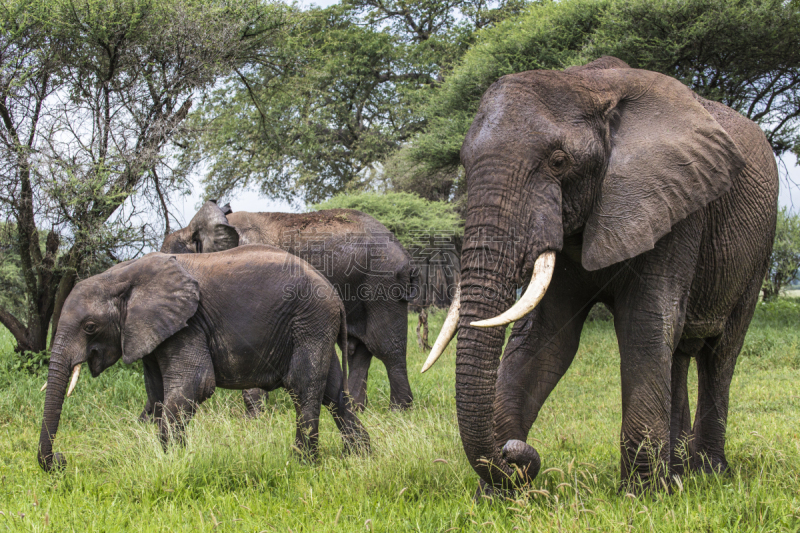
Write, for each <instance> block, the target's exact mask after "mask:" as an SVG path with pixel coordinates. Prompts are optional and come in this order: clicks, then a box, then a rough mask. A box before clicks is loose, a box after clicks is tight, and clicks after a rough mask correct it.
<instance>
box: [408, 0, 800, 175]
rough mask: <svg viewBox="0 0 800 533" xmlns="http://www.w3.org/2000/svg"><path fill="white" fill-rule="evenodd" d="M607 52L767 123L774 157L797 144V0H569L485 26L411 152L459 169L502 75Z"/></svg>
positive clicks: (436, 166) (421, 161)
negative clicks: (486, 98)
mask: <svg viewBox="0 0 800 533" xmlns="http://www.w3.org/2000/svg"><path fill="white" fill-rule="evenodd" d="M603 55H613V56H616V57H618V58H620V59H622V60H623V61H626V62H627V63H628V64H630V65H631V66H632V67H634V68H644V69H649V70H654V71H658V72H662V73H664V74H667V75H670V76H674V77H676V78H678V79H680V80H681V81H683V82H684V83H686V84H687V85H689V86H690V87H691V88H692V89H694V90H695V91H696V92H698V93H699V94H701V95H702V96H705V97H706V98H710V99H713V100H718V101H721V102H724V103H726V104H727V105H729V106H731V107H733V108H734V109H736V110H737V111H739V112H740V113H742V114H743V115H745V116H747V117H748V118H750V119H752V120H754V121H756V122H757V123H758V124H759V125H760V126H761V127H762V129H763V130H764V132H765V134H766V135H767V138H768V139H769V141H770V143H771V144H772V148H773V150H774V152H775V153H776V154H777V155H780V154H782V153H783V152H785V151H786V150H788V149H791V148H792V147H794V149H795V151H797V150H798V146H799V145H798V130H797V128H798V124H799V122H798V118H800V3H798V2H796V1H795V2H786V1H784V0H736V1H728V0H685V1H682V2H663V1H660V0H562V1H560V2H552V1H546V2H542V3H537V4H532V5H531V6H529V7H528V8H526V10H525V11H524V13H523V14H522V15H521V16H520V17H517V18H514V19H510V20H507V21H505V22H501V23H500V24H498V25H497V27H495V28H492V29H489V30H486V31H484V32H482V33H481V34H480V36H479V38H478V39H477V41H476V43H475V44H474V45H473V46H472V47H471V48H470V50H469V51H468V52H467V53H466V54H465V55H464V57H463V59H462V60H461V61H460V62H459V63H458V65H457V66H456V67H455V68H454V70H453V72H452V73H451V75H450V76H448V77H447V79H446V80H445V82H444V83H443V84H442V86H441V87H440V88H438V89H437V91H435V92H434V93H433V94H432V97H431V98H430V100H428V102H427V103H426V106H425V109H424V111H423V112H424V114H425V116H426V120H427V123H426V128H425V131H424V132H423V133H422V134H420V135H418V136H417V137H416V138H415V139H413V140H412V141H411V142H410V144H409V146H408V148H407V149H406V150H407V152H408V153H407V154H404V157H406V159H407V160H408V161H410V162H411V163H413V164H416V165H420V166H421V168H422V170H421V172H425V173H427V175H428V176H430V178H431V179H432V180H436V179H437V176H438V175H440V174H437V172H440V171H442V170H443V169H451V170H452V169H455V168H457V167H458V165H459V157H458V156H459V150H460V148H461V143H462V141H463V139H464V136H465V134H466V132H467V129H468V128H469V125H470V123H471V122H472V119H473V117H474V116H475V112H476V111H477V107H478V103H479V101H480V98H481V95H482V94H483V93H484V92H485V91H486V89H488V88H489V86H490V85H491V84H492V83H494V82H495V81H496V80H497V79H498V78H500V77H501V76H503V75H505V74H511V73H514V72H522V71H526V70H533V69H563V68H566V67H569V66H572V65H578V64H584V63H587V62H589V61H591V60H594V59H597V58H598V57H600V56H603ZM445 177H446V176H445ZM418 181H419V180H418Z"/></svg>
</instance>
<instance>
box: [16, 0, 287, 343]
mask: <svg viewBox="0 0 800 533" xmlns="http://www.w3.org/2000/svg"><path fill="white" fill-rule="evenodd" d="M2 7H3V9H2V10H0V66H2V69H1V70H0V102H2V105H0V119H2V120H0V217H2V219H3V220H9V221H13V223H14V227H15V228H16V234H15V235H14V236H13V241H14V246H15V248H14V249H15V250H16V251H17V254H16V255H15V256H14V261H18V264H16V265H15V266H14V267H13V268H17V269H18V271H19V272H20V273H21V275H22V278H23V282H24V284H23V288H24V294H25V306H24V307H25V308H24V309H23V310H18V309H15V310H14V311H10V310H9V309H7V308H6V305H5V304H4V303H0V323H2V324H4V325H5V326H6V327H8V328H9V329H10V330H11V331H12V333H13V335H14V337H15V338H16V339H17V342H18V347H19V349H20V351H34V352H38V351H41V350H44V349H45V347H46V340H47V332H48V329H50V327H51V326H50V325H51V318H52V319H53V323H52V329H55V326H56V323H57V319H58V315H59V312H60V308H61V305H62V304H63V301H64V298H66V295H67V294H68V293H69V291H70V289H71V288H72V285H73V284H74V282H75V281H76V280H77V279H79V278H80V277H84V276H87V275H90V274H92V273H94V272H96V271H97V270H98V269H101V268H106V267H108V266H109V265H110V264H113V263H114V262H117V261H118V260H119V259H120V258H127V257H131V256H135V255H137V254H139V253H141V252H142V251H143V249H144V248H145V247H146V246H147V244H148V242H152V241H153V240H154V239H155V238H156V237H155V234H156V233H160V231H158V230H156V229H155V228H154V227H153V226H152V225H149V224H147V223H144V222H143V221H142V218H145V217H146V216H145V215H144V212H145V211H147V210H150V209H151V207H152V206H159V207H160V209H158V211H160V212H161V215H162V216H163V220H164V223H165V230H169V211H168V203H169V196H170V194H175V193H177V192H179V191H180V190H181V189H183V188H184V187H185V179H186V176H187V175H188V173H189V172H190V170H191V165H190V164H187V165H180V164H178V163H179V162H177V161H175V159H174V157H172V154H174V152H175V150H176V144H175V140H176V139H177V138H179V137H181V136H182V135H186V134H187V124H186V121H185V119H186V116H187V114H188V111H189V109H190V108H191V107H192V104H193V99H194V98H196V97H197V92H198V91H199V90H202V89H204V88H207V87H209V86H211V85H213V84H214V83H215V82H216V81H217V79H218V78H219V77H221V76H224V75H225V74H227V73H228V72H230V71H231V70H232V69H233V68H235V67H236V66H238V65H240V64H242V63H244V62H245V60H246V58H249V57H250V55H251V54H252V53H253V52H254V51H255V50H262V49H263V48H265V47H268V45H269V42H270V39H271V35H272V34H273V33H274V31H275V28H276V27H280V25H281V24H282V18H283V15H282V14H283V12H284V11H285V10H286V8H285V7H283V6H282V5H274V4H270V3H264V2H262V1H261V0H211V1H207V2H195V1H193V0H158V1H153V0H119V1H114V2H108V1H105V0H11V1H9V2H6V3H4V4H3V6H2ZM158 211H157V212H158ZM157 212H156V213H152V211H151V216H152V215H155V216H157ZM148 218H149V217H148ZM43 227H46V228H48V229H47V231H40V228H43ZM159 229H160V228H159ZM40 242H43V243H44V247H43V248H42V247H40ZM12 262H13V261H12Z"/></svg>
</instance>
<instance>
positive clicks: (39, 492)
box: [0, 300, 800, 532]
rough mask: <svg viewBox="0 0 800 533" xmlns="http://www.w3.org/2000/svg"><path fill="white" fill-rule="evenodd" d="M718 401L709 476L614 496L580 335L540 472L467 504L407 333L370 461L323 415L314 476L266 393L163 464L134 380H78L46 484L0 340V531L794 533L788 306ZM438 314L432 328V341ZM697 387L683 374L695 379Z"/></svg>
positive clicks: (798, 350) (33, 412) (546, 414)
mask: <svg viewBox="0 0 800 533" xmlns="http://www.w3.org/2000/svg"><path fill="white" fill-rule="evenodd" d="M759 305H760V308H759V311H758V314H757V317H756V320H755V321H754V324H753V326H752V327H751V330H750V333H749V335H748V338H747V343H746V345H745V348H744V350H743V353H742V356H741V357H740V360H739V365H738V367H737V371H736V376H735V378H734V383H733V388H732V402H731V412H730V417H729V430H728V445H727V453H728V459H729V461H730V464H731V468H730V470H729V472H728V473H727V474H725V475H722V476H713V475H688V476H686V477H684V479H683V480H682V484H681V485H680V486H678V488H677V489H676V492H675V493H674V494H672V495H667V494H657V495H655V496H646V497H639V498H634V497H632V496H625V495H620V494H618V493H617V486H618V476H619V452H618V448H617V436H618V433H619V424H620V388H619V370H618V368H619V366H618V358H619V355H618V352H617V348H616V341H615V338H614V333H613V326H612V325H611V323H609V322H592V323H589V324H588V325H587V327H586V329H585V330H584V333H583V338H582V342H581V348H580V352H579V353H578V356H577V357H576V360H575V363H574V364H573V366H572V368H571V369H570V371H569V372H568V373H567V375H566V376H565V378H564V379H563V380H562V382H561V383H560V384H559V386H558V387H557V388H556V390H555V392H554V393H553V395H552V396H551V397H550V399H549V400H548V402H547V404H546V405H545V407H544V409H543V410H542V414H541V416H540V419H539V420H538V421H537V423H536V425H535V426H534V428H533V430H532V431H531V434H530V436H529V442H531V443H533V444H534V445H535V446H536V448H537V449H538V450H539V452H540V453H541V455H542V458H543V462H544V465H543V468H542V470H543V472H542V473H541V474H540V475H539V477H538V478H537V479H536V480H535V482H534V485H533V487H532V488H533V489H535V490H536V492H530V493H529V494H528V496H526V497H520V498H519V499H518V500H516V501H513V500H506V501H496V502H494V503H487V502H482V503H477V504H476V503H474V502H473V500H472V495H473V494H474V491H475V488H476V486H477V477H476V476H475V475H474V474H473V472H472V470H471V469H470V467H469V465H468V464H467V462H466V459H465V457H464V453H463V451H462V449H461V443H460V439H459V436H458V429H457V426H456V418H455V401H454V385H453V382H454V360H453V359H454V346H451V347H450V348H449V349H448V351H447V352H446V353H445V355H444V356H443V357H442V360H440V362H439V364H438V365H437V366H435V367H434V368H433V369H432V370H431V371H429V372H428V373H426V374H424V375H420V374H419V372H418V370H419V368H420V366H421V364H422V361H423V359H424V356H423V354H422V353H421V352H420V351H419V350H418V349H417V347H416V342H415V337H414V333H413V327H414V326H415V325H416V320H415V319H412V320H410V321H409V373H410V377H411V383H412V387H413V388H414V394H415V401H416V407H415V409H414V410H412V411H411V412H406V413H393V412H389V411H388V409H387V404H388V398H387V393H388V382H387V379H386V373H385V371H384V369H383V368H382V365H381V364H380V363H378V362H376V363H375V365H374V366H373V371H372V375H371V377H370V383H369V394H370V407H369V408H368V409H367V411H366V412H365V413H364V415H363V417H362V420H363V421H364V423H365V425H366V426H367V428H368V429H369V431H370V434H371V436H372V443H373V451H372V454H371V455H370V456H368V457H342V456H341V450H342V445H341V440H340V439H339V436H338V434H337V432H336V429H335V426H334V424H333V422H332V421H331V418H330V416H329V415H328V414H327V413H323V421H322V422H323V423H322V435H321V447H320V456H321V457H320V461H319V463H318V464H316V465H307V464H302V463H300V462H298V461H297V460H296V459H295V458H294V457H293V455H292V451H291V448H290V444H291V439H292V435H293V431H294V429H293V424H294V409H292V408H291V407H290V403H289V399H288V397H287V395H286V394H285V393H284V392H283V391H279V392H277V393H275V394H273V396H272V398H271V399H270V402H269V405H268V410H267V413H266V414H265V415H264V416H263V417H262V418H260V419H258V420H246V419H243V418H242V414H243V407H242V403H241V401H240V397H239V395H238V392H234V391H224V390H218V391H217V394H216V395H215V396H214V397H213V398H212V399H211V400H210V401H209V402H207V403H206V404H204V405H203V407H202V408H201V409H200V412H199V414H198V416H197V417H196V418H195V419H194V420H193V421H192V423H191V424H190V426H189V436H188V445H187V446H186V447H185V448H173V449H171V450H170V451H169V452H168V453H166V454H165V453H163V452H162V451H161V449H160V446H159V445H158V443H157V439H156V434H155V428H154V427H153V426H150V425H144V424H140V423H138V422H136V421H135V420H136V416H137V415H138V413H139V411H140V409H141V407H142V405H143V403H144V400H145V392H144V386H143V382H142V377H141V369H140V368H138V367H136V366H132V367H125V365H123V364H122V363H118V364H117V365H115V367H113V368H111V369H109V370H108V371H106V372H105V373H104V374H103V375H101V376H100V377H99V378H98V379H91V377H89V375H88V372H86V375H85V376H84V377H83V378H82V379H81V382H80V383H79V385H78V388H77V390H76V393H75V394H73V396H72V397H71V398H69V399H68V400H67V401H66V403H65V406H64V411H63V417H62V424H61V428H60V431H59V434H58V439H57V442H56V449H57V450H58V451H61V452H64V453H65V454H66V456H67V458H68V461H69V466H68V468H67V469H66V471H64V472H61V473H57V474H51V475H48V474H45V473H43V472H42V471H41V470H40V469H39V466H38V464H37V463H36V459H35V454H36V446H37V442H38V437H39V427H40V424H41V413H42V407H43V403H44V394H43V393H39V387H40V386H41V384H42V382H43V381H44V378H45V376H44V373H40V374H39V375H31V374H29V373H26V372H22V371H18V370H10V369H9V367H10V366H11V363H10V361H11V348H12V344H11V339H10V336H9V335H8V333H7V332H5V331H3V332H2V333H0V530H6V529H8V530H12V531H49V530H58V531H119V530H131V531H211V530H215V531H253V532H261V531H265V532H268V531H283V532H287V531H289V532H300V531H308V532H311V531H314V532H317V531H342V532H353V531H387V532H394V531H425V532H427V531H431V532H433V531H437V532H444V531H484V532H488V531H513V530H517V529H518V530H524V531H530V530H534V531H549V530H552V531H587V530H590V529H594V530H597V531H632V530H638V531H649V530H652V529H657V530H659V531H715V532H716V531H798V530H799V529H800V437H799V436H798V433H800V430H799V429H798V423H797V414H798V412H799V410H800V396H798V395H799V394H800V391H799V390H798V383H800V327H798V326H800V302H793V301H790V300H783V301H780V302H778V304H770V305H763V304H759ZM442 319H443V314H441V313H440V314H438V315H435V316H434V317H433V318H432V325H433V332H438V329H439V326H440V324H441V321H442ZM692 374H694V372H692Z"/></svg>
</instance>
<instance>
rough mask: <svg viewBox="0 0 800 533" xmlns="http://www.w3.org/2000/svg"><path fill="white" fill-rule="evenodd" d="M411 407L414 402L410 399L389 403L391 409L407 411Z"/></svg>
mask: <svg viewBox="0 0 800 533" xmlns="http://www.w3.org/2000/svg"><path fill="white" fill-rule="evenodd" d="M413 407H414V402H413V401H412V400H401V401H399V402H395V401H392V402H390V403H389V409H390V410H392V411H408V410H410V409H411V408H413Z"/></svg>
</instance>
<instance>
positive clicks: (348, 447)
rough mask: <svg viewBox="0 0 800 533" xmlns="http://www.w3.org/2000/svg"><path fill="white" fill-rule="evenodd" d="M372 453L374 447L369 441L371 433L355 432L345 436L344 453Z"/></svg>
mask: <svg viewBox="0 0 800 533" xmlns="http://www.w3.org/2000/svg"><path fill="white" fill-rule="evenodd" d="M370 453H372V447H371V446H370V443H369V435H367V434H366V433H363V434H354V435H348V436H345V437H344V454H345V455H362V456H367V455H369V454H370Z"/></svg>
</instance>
